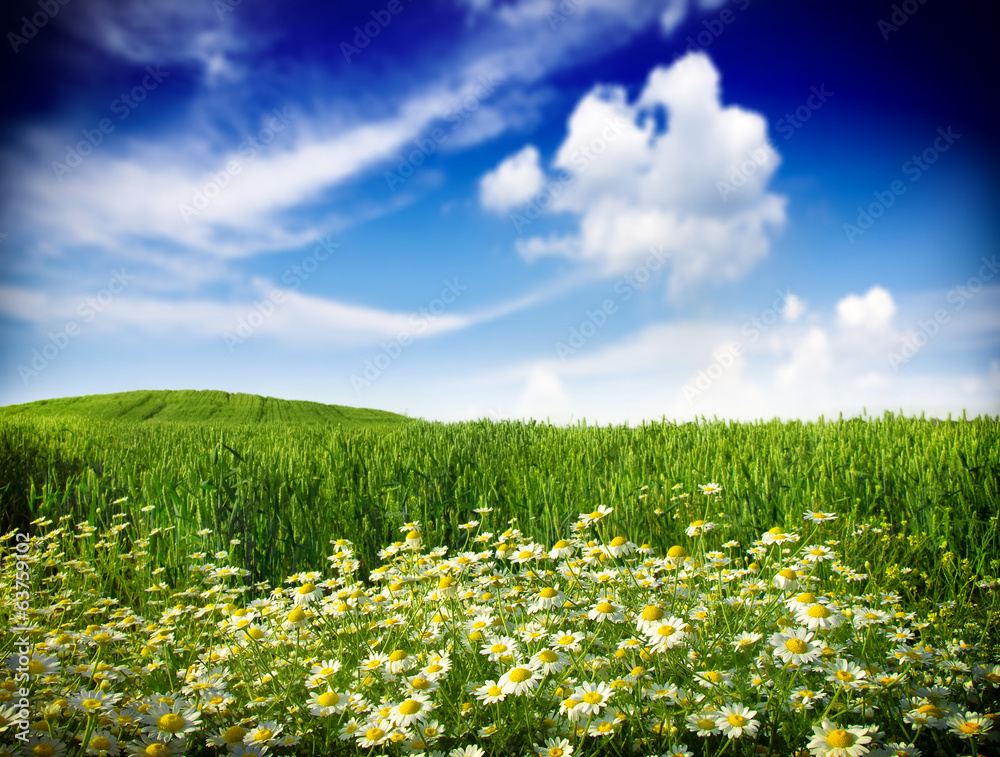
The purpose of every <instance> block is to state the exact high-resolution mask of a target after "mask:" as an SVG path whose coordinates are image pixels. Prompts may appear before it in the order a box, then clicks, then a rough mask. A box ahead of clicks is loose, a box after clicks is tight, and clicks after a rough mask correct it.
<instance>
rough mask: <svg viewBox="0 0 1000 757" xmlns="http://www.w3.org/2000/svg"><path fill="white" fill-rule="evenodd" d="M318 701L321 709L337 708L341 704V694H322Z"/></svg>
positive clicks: (333, 692)
mask: <svg viewBox="0 0 1000 757" xmlns="http://www.w3.org/2000/svg"><path fill="white" fill-rule="evenodd" d="M316 701H317V702H319V706H320V707H336V706H337V705H338V704H340V694H338V693H337V692H335V691H328V692H326V693H325V694H320V696H319V699H317V700H316Z"/></svg>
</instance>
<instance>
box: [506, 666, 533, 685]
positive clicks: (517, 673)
mask: <svg viewBox="0 0 1000 757" xmlns="http://www.w3.org/2000/svg"><path fill="white" fill-rule="evenodd" d="M507 677H508V678H509V679H510V680H511V681H513V682H514V683H521V682H522V681H527V680H528V679H529V678H531V671H530V670H528V669H527V668H514V669H513V670H512V671H510V675H509V676H507Z"/></svg>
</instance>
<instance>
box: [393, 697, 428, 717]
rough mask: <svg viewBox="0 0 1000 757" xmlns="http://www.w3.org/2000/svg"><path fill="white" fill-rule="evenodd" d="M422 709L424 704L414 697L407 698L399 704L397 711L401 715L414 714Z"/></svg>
mask: <svg viewBox="0 0 1000 757" xmlns="http://www.w3.org/2000/svg"><path fill="white" fill-rule="evenodd" d="M422 709H424V706H423V705H422V704H421V703H420V702H418V701H417V700H416V699H407V700H406V701H405V702H403V703H402V704H401V705H399V711H400V712H401V713H402V714H403V715H416V714H417V713H418V712H420V711H421V710H422Z"/></svg>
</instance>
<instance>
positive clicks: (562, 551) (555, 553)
mask: <svg viewBox="0 0 1000 757" xmlns="http://www.w3.org/2000/svg"><path fill="white" fill-rule="evenodd" d="M572 554H573V545H572V544H571V543H570V542H568V541H566V540H565V539H560V540H559V541H557V542H556V543H555V544H553V545H552V549H551V550H549V557H551V558H552V559H553V560H561V559H563V558H564V557H569V556H570V555H572Z"/></svg>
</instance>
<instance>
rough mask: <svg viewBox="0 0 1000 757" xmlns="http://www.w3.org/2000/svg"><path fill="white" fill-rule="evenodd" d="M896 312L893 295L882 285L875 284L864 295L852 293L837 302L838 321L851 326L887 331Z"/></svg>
mask: <svg viewBox="0 0 1000 757" xmlns="http://www.w3.org/2000/svg"><path fill="white" fill-rule="evenodd" d="M895 314H896V303H895V302H893V299H892V295H891V294H890V293H889V291H888V290H887V289H885V288H883V287H880V286H873V287H872V288H871V289H869V290H868V291H867V292H866V293H865V294H864V296H859V295H856V294H850V295H848V296H847V297H844V299H842V300H840V302H838V303H837V323H838V324H840V325H842V326H847V327H849V328H863V329H866V330H868V331H875V332H881V331H885V330H886V328H888V327H889V326H890V325H891V324H892V317H893V316H894V315H895Z"/></svg>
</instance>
